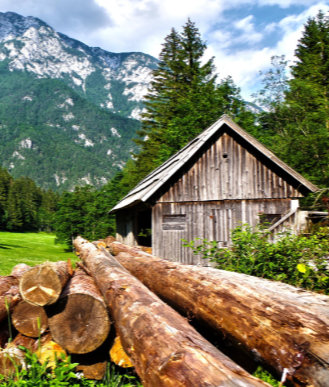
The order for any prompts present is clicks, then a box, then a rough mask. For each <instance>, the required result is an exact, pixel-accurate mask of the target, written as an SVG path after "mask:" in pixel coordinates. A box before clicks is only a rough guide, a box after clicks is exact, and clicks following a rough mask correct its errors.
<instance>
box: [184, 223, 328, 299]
mask: <svg viewBox="0 0 329 387" xmlns="http://www.w3.org/2000/svg"><path fill="white" fill-rule="evenodd" d="M270 237H271V234H270V232H269V231H268V230H267V229H264V228H261V227H256V228H252V227H251V226H250V225H248V224H244V225H241V226H239V227H237V228H235V229H234V230H233V231H232V233H231V239H232V246H231V247H230V248H219V247H218V243H217V241H208V240H207V239H201V238H196V239H195V240H192V241H191V242H188V241H185V240H184V246H185V247H190V248H192V250H193V252H194V254H197V255H201V256H202V258H204V259H208V260H209V261H211V262H214V263H215V267H216V268H218V269H223V270H229V271H235V272H238V273H245V274H249V275H253V276H257V277H263V278H268V279H273V280H277V281H282V282H286V283H288V284H291V285H295V286H299V287H303V288H305V289H309V290H313V291H320V292H323V293H326V294H329V290H328V285H329V271H328V269H327V267H328V265H329V262H328V261H327V260H326V259H325V258H326V256H329V228H328V227H322V228H319V230H318V231H316V232H315V233H313V234H312V235H307V236H304V235H293V234H292V233H290V232H285V233H281V234H280V235H279V236H278V238H277V240H276V241H275V242H271V238H270Z"/></svg>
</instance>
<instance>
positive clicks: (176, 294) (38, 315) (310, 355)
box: [0, 238, 329, 387]
mask: <svg viewBox="0 0 329 387" xmlns="http://www.w3.org/2000/svg"><path fill="white" fill-rule="evenodd" d="M74 245H75V247H76V249H77V251H78V254H79V256H80V258H81V262H79V263H78V268H77V269H75V270H73V269H72V267H71V266H70V264H68V263H67V262H59V263H55V264H54V263H45V264H42V265H38V266H36V267H34V268H28V267H26V266H22V265H18V266H17V267H16V268H14V269H13V271H12V273H11V276H6V277H0V317H1V316H3V317H2V318H3V322H2V326H1V325H0V344H1V346H2V347H6V348H5V349H4V350H3V351H2V352H0V373H4V374H6V375H9V374H10V372H12V371H13V369H11V368H10V367H11V366H10V364H9V363H8V361H9V362H10V361H11V360H10V357H11V358H14V359H16V360H15V361H17V362H18V363H19V362H21V363H23V362H24V353H23V352H22V351H20V349H19V345H23V346H25V347H27V348H28V349H30V350H33V351H35V350H36V343H38V345H37V347H38V350H39V352H38V356H39V358H40V361H44V360H45V359H46V358H48V356H49V354H51V353H52V352H56V351H59V352H58V353H68V354H69V355H70V356H72V361H73V362H78V363H80V364H79V366H78V369H79V370H81V371H82V372H83V373H84V375H85V376H86V377H88V378H91V379H97V380H101V379H102V378H103V377H104V374H105V371H106V364H107V362H108V361H110V360H111V361H114V362H115V363H116V364H118V365H120V366H123V367H129V366H133V367H134V368H135V371H136V372H137V374H138V375H139V376H140V379H141V380H142V382H143V385H144V386H145V387H161V386H166V387H167V386H168V387H170V386H175V387H176V386H177V387H179V386H184V387H192V386H193V387H194V386H198V387H199V386H200V387H202V386H232V387H233V386H241V387H242V386H245V387H247V386H265V385H267V384H266V383H265V382H262V381H260V380H258V379H257V378H254V377H252V376H251V375H250V374H248V373H247V372H246V371H245V370H243V369H242V368H241V367H240V366H238V365H237V364H236V363H234V362H233V361H232V360H231V359H230V358H228V357H227V356H226V355H224V354H223V353H222V352H221V351H219V350H218V349H217V348H216V347H214V346H213V345H212V344H211V343H209V342H208V341H207V340H206V339H205V338H204V337H202V335H200V333H198V332H197V331H196V330H195V329H194V328H193V327H192V326H191V325H190V324H189V323H188V321H187V319H186V318H184V317H183V316H182V315H181V314H179V313H178V312H177V311H175V310H174V309H172V308H171V307H170V306H169V305H168V304H170V305H171V306H174V307H175V309H177V310H179V311H180V312H183V313H182V314H183V315H185V316H188V317H189V318H190V317H195V318H196V319H199V320H200V321H202V322H204V323H205V324H207V326H209V327H211V329H214V330H216V332H220V333H221V334H222V335H223V336H225V337H226V338H228V339H229V340H230V344H232V348H235V349H236V351H237V352H239V353H242V349H245V350H247V351H249V352H250V353H251V354H253V356H254V357H256V358H257V359H256V360H257V361H258V362H259V361H262V362H263V363H264V365H266V366H269V367H270V368H273V369H275V370H276V371H277V372H278V375H279V378H281V376H282V381H284V380H285V379H286V378H288V379H289V382H290V384H291V385H293V386H301V385H305V386H314V387H324V386H327V385H328V382H327V381H328V380H329V366H328V364H329V297H327V296H323V295H317V294H314V293H310V292H307V291H303V290H301V289H297V288H294V287H292V286H289V285H285V284H282V283H277V282H273V281H267V280H264V279H259V278H255V277H250V276H246V275H243V274H237V273H232V272H225V271H221V270H217V269H211V268H201V267H196V266H188V265H182V264H177V263H174V262H169V261H166V260H162V259H160V258H157V257H153V256H152V255H150V254H148V253H146V252H144V251H142V250H140V249H136V248H130V247H128V246H125V245H122V244H120V243H119V242H116V241H114V240H113V239H112V238H107V239H106V240H105V241H96V242H93V243H89V242H88V241H86V240H84V239H82V238H77V239H76V240H75V241H74ZM106 246H109V249H110V251H111V252H112V253H114V254H115V257H113V256H112V255H111V254H110V253H109V252H108V251H107V250H106V249H105V247H106ZM142 282H143V283H144V285H143V283H142ZM145 285H146V286H147V287H146V286H145ZM156 294H157V295H156ZM158 296H160V297H161V299H160V298H159V297H158ZM163 300H164V301H167V302H168V304H165V303H164V302H163ZM1 302H2V304H3V306H4V308H3V312H2V314H1ZM8 310H10V311H11V312H12V315H11V316H10V319H8V320H11V321H12V323H13V325H14V327H15V328H16V329H17V331H18V332H19V333H18V335H17V337H16V338H15V339H14V341H13V342H12V343H9V344H7V345H5V343H6V341H8V335H9V334H10V332H8V330H7V331H6V329H5V325H6V324H7V321H6V319H5V316H6V315H7V312H8ZM109 315H110V316H111V321H112V322H113V327H114V329H112V326H111V329H110V324H111V322H110V318H109ZM0 322H1V321H0ZM9 331H10V330H9ZM114 331H115V332H116V335H117V336H116V335H115V333H114ZM40 336H41V344H42V345H40V341H39V338H40ZM115 336H116V338H115ZM114 339H115V340H114ZM51 364H53V366H54V365H55V363H54V361H53V360H52V362H51ZM1 367H2V368H1ZM6 367H7V368H8V369H7V368H6ZM5 368H6V369H5Z"/></svg>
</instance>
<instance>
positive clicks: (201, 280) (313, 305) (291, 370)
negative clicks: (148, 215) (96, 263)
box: [110, 242, 329, 386]
mask: <svg viewBox="0 0 329 387" xmlns="http://www.w3.org/2000/svg"><path fill="white" fill-rule="evenodd" d="M110 247H111V249H112V250H113V251H115V252H116V253H117V254H119V253H120V251H122V252H125V253H120V254H119V255H117V257H116V258H117V259H118V261H119V262H120V263H121V264H122V265H123V266H124V267H126V268H127V269H128V270H129V271H130V272H131V273H132V274H133V275H135V276H136V277H137V278H138V279H139V280H141V281H142V282H143V283H144V284H145V285H147V286H148V287H149V288H150V289H152V290H153V291H154V292H155V293H157V294H158V295H160V296H161V297H162V298H164V299H165V300H168V301H169V302H170V304H171V305H175V306H176V307H177V308H179V309H182V310H184V311H185V312H187V313H188V314H189V315H190V316H195V317H196V318H197V319H199V320H202V321H205V322H206V323H207V324H209V325H210V326H211V327H213V328H215V329H217V330H219V331H221V332H222V333H223V334H224V335H225V336H226V337H230V338H231V340H232V341H233V342H235V343H236V344H239V345H240V348H241V345H242V346H243V347H245V348H246V349H247V350H249V352H250V353H252V354H254V355H256V357H259V358H261V359H262V360H263V361H264V362H265V363H267V364H268V365H270V366H271V367H273V368H274V369H276V370H277V372H278V374H279V375H280V374H283V373H285V374H286V375H287V377H288V378H290V379H293V380H294V381H298V382H301V383H306V384H309V385H314V386H325V385H326V384H327V383H328V380H329V366H328V365H329V297H328V296H324V295H320V294H316V293H312V292H308V291H305V290H302V289H298V288H295V287H293V286H290V285H286V284H283V283H281V282H277V281H270V280H266V279H262V278H257V277H252V276H248V275H245V274H239V273H234V272H229V271H224V270H218V269H212V268H205V267H197V266H190V265H183V264H179V263H174V262H169V261H167V260H163V259H160V258H156V257H153V256H151V255H150V254H146V253H144V252H143V251H140V250H138V249H136V248H130V247H128V246H126V245H123V244H121V243H119V242H113V243H111V244H110Z"/></svg>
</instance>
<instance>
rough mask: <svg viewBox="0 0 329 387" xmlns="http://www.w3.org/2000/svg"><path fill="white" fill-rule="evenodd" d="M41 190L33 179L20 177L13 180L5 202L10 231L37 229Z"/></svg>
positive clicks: (7, 226) (7, 225)
mask: <svg viewBox="0 0 329 387" xmlns="http://www.w3.org/2000/svg"><path fill="white" fill-rule="evenodd" d="M41 202H42V192H41V189H40V188H39V187H37V186H36V184H35V183H34V181H33V180H31V179H30V178H27V177H20V178H18V179H16V180H13V181H12V183H11V185H10V188H9V192H8V202H7V219H6V220H7V224H6V228H7V230H10V231H37V230H38V229H39V208H40V206H41Z"/></svg>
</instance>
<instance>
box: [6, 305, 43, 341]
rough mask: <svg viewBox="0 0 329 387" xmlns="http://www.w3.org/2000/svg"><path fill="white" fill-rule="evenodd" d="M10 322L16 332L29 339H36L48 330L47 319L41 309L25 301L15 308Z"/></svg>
mask: <svg viewBox="0 0 329 387" xmlns="http://www.w3.org/2000/svg"><path fill="white" fill-rule="evenodd" d="M12 322H13V325H14V327H15V328H16V329H17V330H18V332H20V333H22V334H23V335H25V336H29V337H38V336H40V334H42V333H44V332H45V331H46V329H47V328H48V318H47V314H46V312H45V310H44V309H43V307H42V306H38V305H31V304H29V303H27V302H25V301H21V302H20V303H19V304H18V305H16V306H15V308H14V311H13V314H12Z"/></svg>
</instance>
